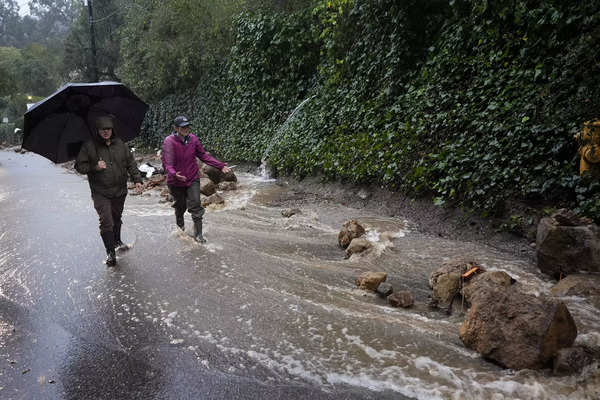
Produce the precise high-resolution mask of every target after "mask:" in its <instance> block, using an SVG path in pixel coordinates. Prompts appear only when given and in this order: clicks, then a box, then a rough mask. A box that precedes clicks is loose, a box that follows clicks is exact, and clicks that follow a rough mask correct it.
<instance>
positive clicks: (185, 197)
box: [169, 179, 204, 226]
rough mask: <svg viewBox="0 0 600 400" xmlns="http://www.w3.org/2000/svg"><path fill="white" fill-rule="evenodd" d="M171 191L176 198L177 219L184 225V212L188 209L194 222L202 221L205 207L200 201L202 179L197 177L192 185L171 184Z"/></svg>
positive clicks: (178, 223)
mask: <svg viewBox="0 0 600 400" xmlns="http://www.w3.org/2000/svg"><path fill="white" fill-rule="evenodd" d="M169 191H170V192H171V195H172V196H173V199H175V204H174V208H175V220H176V221H177V225H179V226H183V214H185V211H186V210H188V211H189V212H190V214H192V220H193V221H194V222H202V216H203V215H204V207H202V203H201V202H200V180H198V179H196V180H195V181H194V182H192V185H191V186H190V187H184V186H172V185H169Z"/></svg>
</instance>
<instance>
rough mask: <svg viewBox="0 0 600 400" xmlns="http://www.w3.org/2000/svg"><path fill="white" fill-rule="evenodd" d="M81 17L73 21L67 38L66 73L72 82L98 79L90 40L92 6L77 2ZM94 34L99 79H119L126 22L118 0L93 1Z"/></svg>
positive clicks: (65, 43) (64, 64) (63, 73)
mask: <svg viewBox="0 0 600 400" xmlns="http://www.w3.org/2000/svg"><path fill="white" fill-rule="evenodd" d="M73 7H75V9H76V10H77V11H76V12H77V18H76V19H75V21H74V22H73V24H72V25H71V29H70V32H69V35H68V36H67V38H66V39H65V41H64V57H63V63H62V64H63V65H62V71H61V72H62V75H63V76H65V77H67V80H68V81H72V82H92V81H94V74H95V73H94V70H93V63H92V59H91V57H92V52H91V44H90V25H89V10H88V8H87V7H84V6H83V5H81V4H78V5H74V6H73ZM92 15H93V21H94V24H93V26H94V38H95V47H96V68H97V72H98V77H97V80H99V81H102V80H113V81H115V80H119V78H118V76H117V73H116V68H117V66H118V61H119V57H120V36H119V35H118V30H119V28H120V27H121V24H122V16H121V8H120V3H119V1H118V0H102V1H94V2H92Z"/></svg>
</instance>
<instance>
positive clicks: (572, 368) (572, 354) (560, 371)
mask: <svg viewBox="0 0 600 400" xmlns="http://www.w3.org/2000/svg"><path fill="white" fill-rule="evenodd" d="M595 358H597V354H595V353H594V351H593V350H591V349H588V348H587V347H584V346H573V347H569V348H566V349H560V350H558V352H557V354H556V357H555V358H554V365H553V368H552V370H553V372H554V374H556V375H572V374H575V373H578V372H579V371H581V370H582V369H583V368H584V367H585V366H587V365H589V364H591V363H592V362H594V359H595Z"/></svg>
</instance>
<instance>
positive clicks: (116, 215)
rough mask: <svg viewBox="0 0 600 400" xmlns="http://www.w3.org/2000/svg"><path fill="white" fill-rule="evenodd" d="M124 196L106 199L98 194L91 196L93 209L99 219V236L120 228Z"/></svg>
mask: <svg viewBox="0 0 600 400" xmlns="http://www.w3.org/2000/svg"><path fill="white" fill-rule="evenodd" d="M125 197H127V195H125V196H121V197H115V198H108V197H105V196H102V195H101V194H98V193H93V194H92V200H93V201H94V208H95V209H96V212H97V213H98V217H99V219H100V234H102V233H105V232H113V230H114V228H115V227H119V228H120V227H121V215H122V214H123V206H124V205H125Z"/></svg>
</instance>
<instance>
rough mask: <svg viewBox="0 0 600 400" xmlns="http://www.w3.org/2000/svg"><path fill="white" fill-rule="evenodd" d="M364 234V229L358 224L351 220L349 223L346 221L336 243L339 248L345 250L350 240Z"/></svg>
mask: <svg viewBox="0 0 600 400" xmlns="http://www.w3.org/2000/svg"><path fill="white" fill-rule="evenodd" d="M364 234H365V228H363V227H362V225H360V224H359V223H358V221H356V220H354V219H351V220H350V221H346V222H345V223H344V225H342V229H341V230H340V233H339V234H338V243H339V245H340V247H341V248H343V249H345V248H346V247H348V245H349V244H350V242H351V241H352V239H356V238H358V237H361V236H362V235H364Z"/></svg>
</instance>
